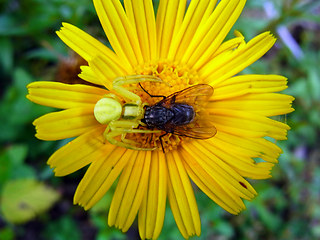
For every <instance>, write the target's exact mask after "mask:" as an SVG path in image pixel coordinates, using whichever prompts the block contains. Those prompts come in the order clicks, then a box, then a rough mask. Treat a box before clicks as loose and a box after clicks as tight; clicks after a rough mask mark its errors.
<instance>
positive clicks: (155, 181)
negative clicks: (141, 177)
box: [138, 151, 168, 239]
mask: <svg viewBox="0 0 320 240" xmlns="http://www.w3.org/2000/svg"><path fill="white" fill-rule="evenodd" d="M151 159H152V160H151V166H150V174H149V181H148V189H147V192H146V196H145V198H144V199H143V202H142V205H141V208H140V210H139V222H138V223H139V233H140V237H141V239H146V238H147V239H157V238H158V237H159V235H160V232H161V230H162V226H163V221H164V215H165V210H166V200H167V178H168V173H167V172H168V170H167V166H166V160H165V156H164V154H163V153H162V152H160V151H152V155H151Z"/></svg>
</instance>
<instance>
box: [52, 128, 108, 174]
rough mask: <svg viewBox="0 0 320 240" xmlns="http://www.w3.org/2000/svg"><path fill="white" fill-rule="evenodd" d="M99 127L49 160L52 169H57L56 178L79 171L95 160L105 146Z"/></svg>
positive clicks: (101, 129) (74, 141)
mask: <svg viewBox="0 0 320 240" xmlns="http://www.w3.org/2000/svg"><path fill="white" fill-rule="evenodd" d="M104 129H105V127H103V126H99V127H97V128H96V129H93V130H91V131H89V132H87V133H85V134H83V135H81V136H79V137H77V138H76V139H75V140H73V141H71V142H69V143H67V144H66V145H64V146H63V147H61V148H60V149H59V150H57V151H56V152H55V153H54V154H53V155H51V157H50V158H49V160H48V164H49V165H50V167H51V168H55V169H54V172H55V175H56V176H65V175H68V174H70V173H73V172H75V171H77V170H78V169H80V168H82V167H84V166H86V165H88V164H89V163H91V162H92V161H94V160H95V158H94V156H93V157H92V154H96V153H97V151H98V150H99V149H101V148H102V146H104V143H103V142H104V139H103V135H102V134H103V131H104Z"/></svg>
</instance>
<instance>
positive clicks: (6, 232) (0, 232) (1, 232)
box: [0, 227, 15, 240]
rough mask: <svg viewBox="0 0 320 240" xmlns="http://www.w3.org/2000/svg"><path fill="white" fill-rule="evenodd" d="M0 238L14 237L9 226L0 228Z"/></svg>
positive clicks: (9, 238)
mask: <svg viewBox="0 0 320 240" xmlns="http://www.w3.org/2000/svg"><path fill="white" fill-rule="evenodd" d="M0 239H5V240H13V239H15V237H14V232H13V230H12V229H11V228H9V227H6V228H3V229H0Z"/></svg>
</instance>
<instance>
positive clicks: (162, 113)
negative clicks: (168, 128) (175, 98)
mask: <svg viewBox="0 0 320 240" xmlns="http://www.w3.org/2000/svg"><path fill="white" fill-rule="evenodd" d="M173 116H174V113H173V112H172V111H171V110H170V109H167V108H165V107H162V106H152V107H148V108H146V112H145V119H144V121H145V123H146V124H147V125H148V126H152V127H157V128H160V129H161V126H163V125H165V124H166V123H167V122H168V121H170V119H172V118H173Z"/></svg>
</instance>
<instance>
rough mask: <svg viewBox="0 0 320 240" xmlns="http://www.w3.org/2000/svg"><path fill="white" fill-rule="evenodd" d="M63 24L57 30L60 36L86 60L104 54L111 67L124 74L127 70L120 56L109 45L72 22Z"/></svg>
mask: <svg viewBox="0 0 320 240" xmlns="http://www.w3.org/2000/svg"><path fill="white" fill-rule="evenodd" d="M62 25H63V27H62V28H61V29H60V31H57V34H58V36H59V37H60V38H61V40H62V41H64V42H65V43H66V44H67V45H68V46H69V47H70V48H72V49H73V50H74V51H75V52H76V53H78V54H79V55H80V56H81V57H83V58H84V59H85V60H86V61H90V60H92V59H93V58H94V57H96V56H97V55H103V56H104V58H106V59H108V61H109V63H110V68H111V69H115V70H116V71H117V72H121V73H123V74H124V73H125V72H126V71H125V68H123V63H122V61H121V60H120V58H119V57H118V56H117V55H116V54H115V53H114V52H113V51H111V50H110V49H109V48H108V47H107V46H105V45H103V44H102V43H101V42H99V41H98V40H96V39H95V38H93V37H91V36H90V35H89V34H87V33H86V32H84V31H82V30H81V29H79V28H77V27H75V26H73V25H71V24H68V23H62Z"/></svg>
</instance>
